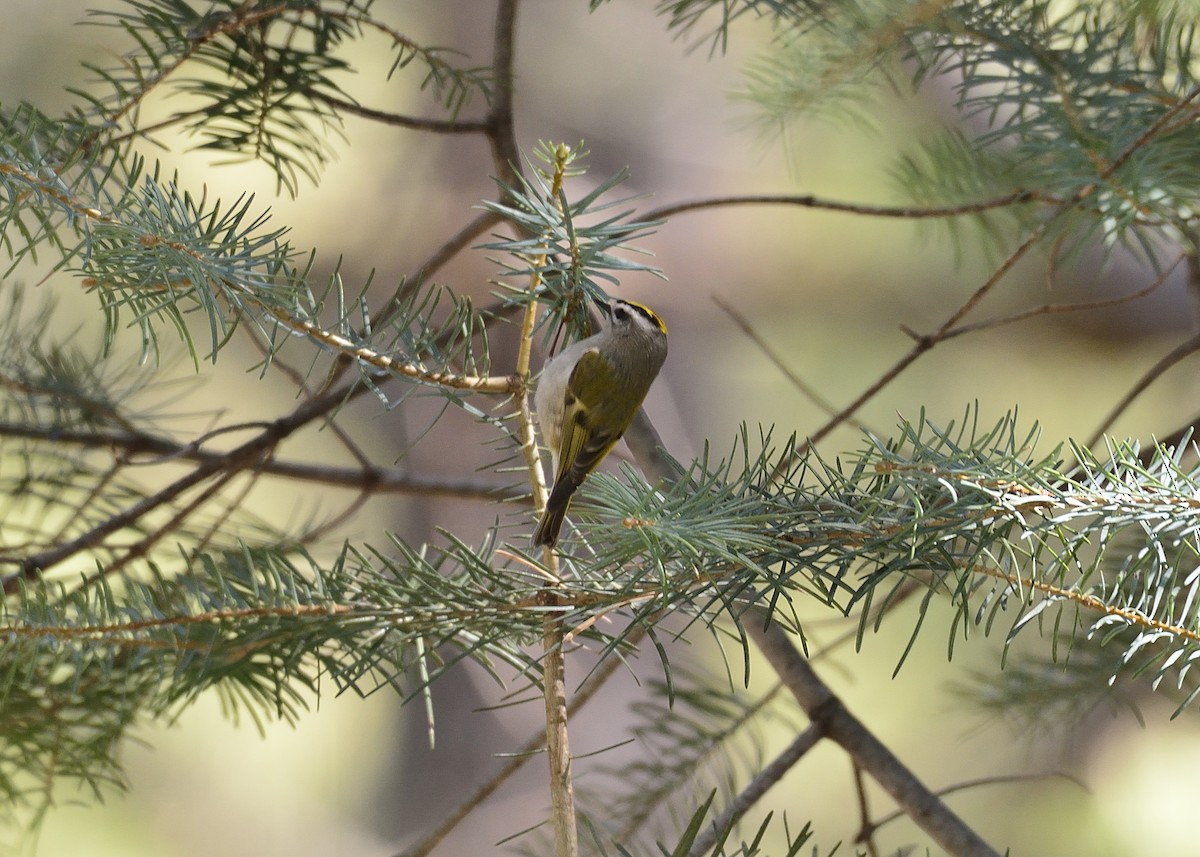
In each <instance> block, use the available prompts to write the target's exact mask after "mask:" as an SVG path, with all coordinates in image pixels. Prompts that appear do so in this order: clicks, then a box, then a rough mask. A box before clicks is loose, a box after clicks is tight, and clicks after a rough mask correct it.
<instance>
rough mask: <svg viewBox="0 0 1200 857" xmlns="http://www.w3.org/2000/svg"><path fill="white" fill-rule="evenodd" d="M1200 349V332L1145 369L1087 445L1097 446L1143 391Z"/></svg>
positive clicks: (1090, 446)
mask: <svg viewBox="0 0 1200 857" xmlns="http://www.w3.org/2000/svg"><path fill="white" fill-rule="evenodd" d="M1197 351H1200V334H1196V335H1193V336H1192V337H1191V338H1190V339H1188V340H1187V341H1185V342H1181V343H1179V344H1178V345H1176V346H1175V347H1174V348H1172V349H1171V350H1170V352H1168V353H1167V354H1166V355H1164V356H1163V357H1161V358H1160V359H1159V360H1158V362H1156V363H1155V364H1154V365H1153V366H1151V367H1150V368H1149V369H1147V370H1146V371H1145V373H1143V374H1142V376H1141V377H1140V378H1138V379H1137V381H1135V382H1134V383H1133V386H1132V387H1130V388H1129V390H1128V391H1127V392H1126V393H1125V395H1124V396H1122V397H1121V400H1120V401H1119V402H1117V404H1116V405H1114V406H1113V408H1112V410H1111V411H1109V412H1108V415H1107V416H1106V417H1105V418H1104V419H1103V420H1101V422H1100V426H1099V427H1098V428H1097V429H1096V431H1095V433H1094V434H1093V435H1092V436H1091V437H1090V438H1089V439H1088V442H1087V445H1088V447H1089V448H1092V447H1095V446H1096V445H1097V444H1099V443H1100V441H1101V439H1102V438H1103V437H1104V435H1105V433H1106V432H1107V431H1108V430H1109V429H1110V428H1111V427H1112V424H1113V423H1115V422H1116V421H1117V419H1118V418H1119V417H1120V416H1121V414H1123V413H1125V411H1126V409H1128V408H1129V406H1130V405H1131V404H1133V402H1134V400H1136V399H1137V397H1138V396H1140V395H1141V394H1142V393H1144V392H1146V390H1147V389H1148V388H1149V387H1150V385H1151V384H1153V383H1154V382H1155V381H1157V380H1158V379H1159V378H1160V377H1161V376H1162V375H1164V374H1165V373H1166V372H1167V370H1168V369H1170V368H1171V367H1172V366H1174V365H1175V364H1176V363H1179V362H1180V361H1181V360H1183V359H1184V358H1185V357H1189V356H1190V355H1192V354H1195V353H1196V352H1197Z"/></svg>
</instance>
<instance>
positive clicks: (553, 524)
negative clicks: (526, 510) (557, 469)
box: [533, 479, 579, 548]
mask: <svg viewBox="0 0 1200 857" xmlns="http://www.w3.org/2000/svg"><path fill="white" fill-rule="evenodd" d="M578 487H579V486H578V485H572V484H571V482H570V481H569V480H565V479H563V480H559V481H558V482H556V483H555V484H554V489H553V490H552V491H551V492H550V499H549V500H547V501H546V510H545V511H544V512H542V519H541V520H540V521H538V525H537V529H536V530H534V531H533V544H534V547H548V548H552V547H554V545H555V544H557V543H558V531H559V530H561V529H562V525H563V521H564V520H565V519H566V517H567V507H569V506H570V505H571V495H572V494H574V493H575V489H576V488H578Z"/></svg>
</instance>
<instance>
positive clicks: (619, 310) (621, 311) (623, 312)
mask: <svg viewBox="0 0 1200 857" xmlns="http://www.w3.org/2000/svg"><path fill="white" fill-rule="evenodd" d="M613 318H615V319H616V320H617V321H625V319H627V318H629V310H627V309H625V307H624V306H620V305H618V306H617V307H616V308H615V309H614V310H613Z"/></svg>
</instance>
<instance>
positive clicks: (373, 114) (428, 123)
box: [305, 90, 488, 134]
mask: <svg viewBox="0 0 1200 857" xmlns="http://www.w3.org/2000/svg"><path fill="white" fill-rule="evenodd" d="M305 94H306V95H307V96H308V97H309V98H312V99H313V100H314V101H320V102H322V103H324V104H327V105H328V106H330V107H333V108H335V109H337V110H341V111H343V112H345V113H351V114H353V115H355V116H359V117H362V118H363V119H370V120H371V121H372V122H380V123H382V124H384V125H396V126H398V127H401V128H411V129H413V130H415V131H432V132H433V133H435V134H479V133H482V132H483V131H485V130H486V129H487V127H488V125H487V123H486V122H485V121H483V120H481V119H464V120H459V119H426V118H423V117H418V116H405V115H404V114H402V113H390V112H388V111H386V110H377V109H375V108H373V107H364V106H363V105H361V104H358V103H356V102H354V101H347V100H346V99H344V98H338V97H337V96H335V95H330V94H329V93H328V92H322V91H320V90H308V91H306V92H305Z"/></svg>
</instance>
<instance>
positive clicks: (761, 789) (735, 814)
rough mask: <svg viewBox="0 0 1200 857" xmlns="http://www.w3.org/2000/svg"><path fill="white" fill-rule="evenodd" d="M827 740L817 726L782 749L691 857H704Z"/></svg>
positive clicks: (704, 835)
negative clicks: (724, 835)
mask: <svg viewBox="0 0 1200 857" xmlns="http://www.w3.org/2000/svg"><path fill="white" fill-rule="evenodd" d="M823 737H824V736H823V735H822V734H821V731H820V729H818V728H817V726H816V724H813V725H811V726H809V727H808V728H807V729H805V730H804V731H803V732H801V733H800V734H799V735H797V736H796V737H795V738H793V739H792V742H791V743H790V744H788V745H787V747H785V748H784V749H783V752H781V753H780V754H779V755H778V756H776V757H775V758H774V759H772V760H771V761H770V762H768V763H767V764H766V765H764V766H763V767H762V769H761V770H760V771H759V772H758V773H757V774H755V775H754V777H753V779H751V780H750V782H749V783H748V784H747V785H746V787H745V788H744V789H742V790H741V791H740V792H739V793H738V795H737V797H736V798H734V799H733V800H732V801H730V803H729V805H728V806H727V807H725V809H724V810H722V812H721V814H720V815H718V816H717V817H716V818H714V819H713V821H712V824H711V826H709V827H708V828H707V829H705V831H704V832H703V833H702V834H700V835H699V836H698V837H696V841H695V842H694V843H693V844H692V848H691V850H690V851H689V852H688V857H704V855H706V854H708V853H709V852H710V851H711V850H712V848H713V846H714V845H716V844H717V837H718V836H719V835H720V834H721V832H722V831H725V830H728V829H729V828H730V827H732V826H733V825H734V824H736V823H737V822H738V819H740V818H741V817H742V816H744V815H745V814H746V813H747V812H749V811H750V809H751V808H752V807H753V806H754V805H755V804H756V803H757V802H758V801H759V799H760V798H762V796H763V795H765V794H766V793H767V792H768V791H769V790H770V789H771V787H772V786H774V785H775V784H776V783H778V782H779V781H780V780H781V779H783V777H784V775H785V774H786V773H787V772H788V771H790V770H791V769H792V768H793V767H795V765H796V763H797V762H799V761H800V760H801V759H802V758H804V756H805V755H807V754H808V751H809V750H811V749H812V748H813V747H815V746H816V745H817V744H818V743H819V742H820V740H821V738H823Z"/></svg>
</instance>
